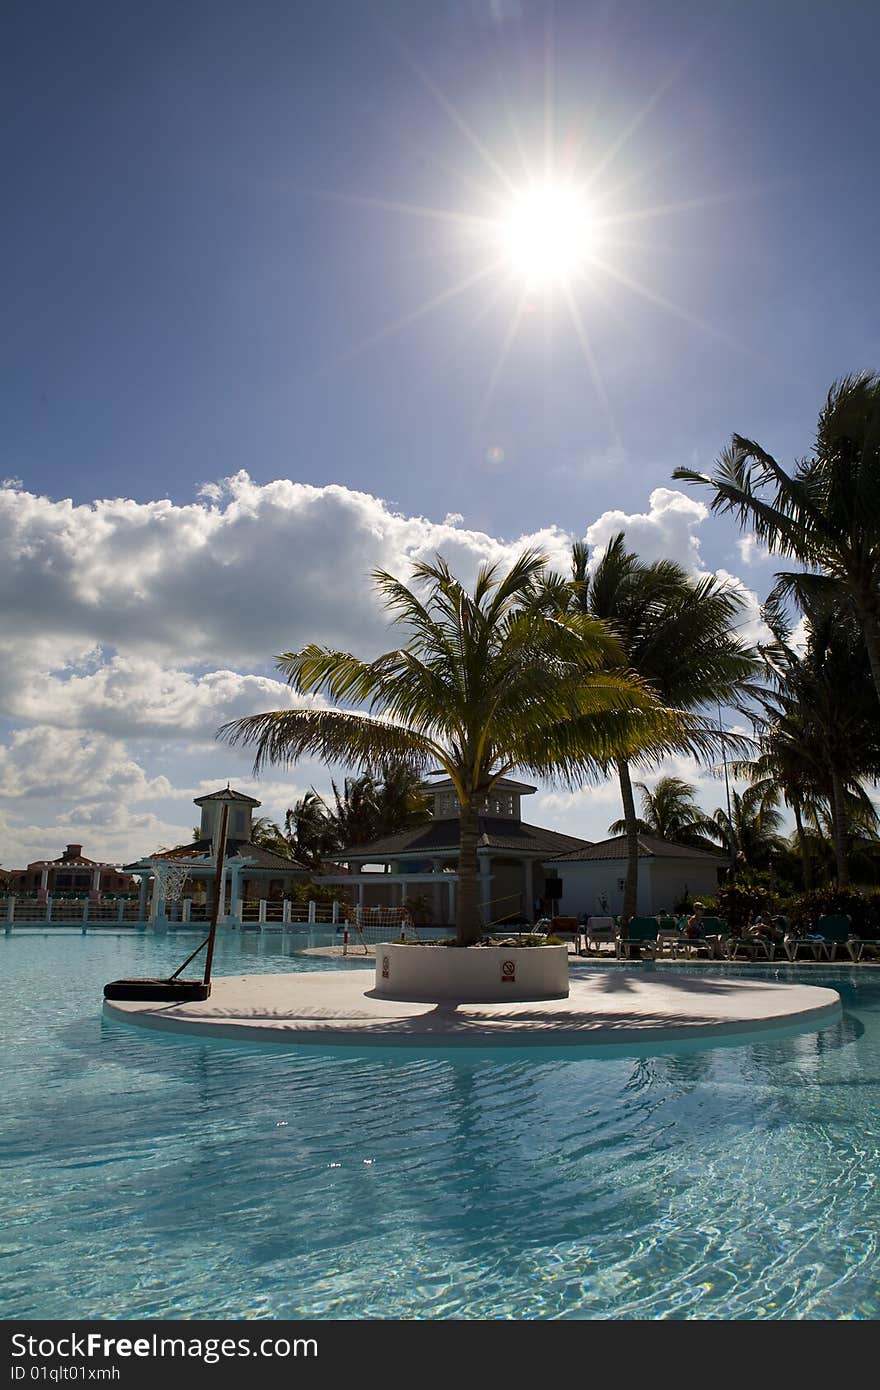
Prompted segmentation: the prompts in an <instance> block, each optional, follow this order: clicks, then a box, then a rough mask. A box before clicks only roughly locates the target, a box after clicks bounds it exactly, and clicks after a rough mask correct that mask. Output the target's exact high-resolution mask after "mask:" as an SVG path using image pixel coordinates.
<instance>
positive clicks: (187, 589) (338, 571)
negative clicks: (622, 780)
mask: <svg viewBox="0 0 880 1390" xmlns="http://www.w3.org/2000/svg"><path fill="white" fill-rule="evenodd" d="M13 481H14V482H15V484H16V486H14V487H7V488H6V489H5V490H0V592H2V594H3V597H4V602H3V603H2V605H0V714H3V715H4V716H5V717H6V718H7V719H8V720H10V721H12V722H13V725H14V726H17V727H14V728H13V729H12V731H11V732H10V734H9V736H8V737H7V740H6V745H5V747H3V746H2V745H0V791H2V792H4V793H5V795H6V796H7V797H8V798H9V801H10V805H11V807H12V809H11V810H9V812H8V816H7V819H6V820H0V860H2V862H3V863H4V864H6V865H10V864H13V863H14V864H16V866H18V865H20V864H22V863H24V862H26V861H27V859H33V858H36V857H38V856H43V855H47V854H50V853H51V854H52V855H53V856H54V855H55V854H57V853H59V852H60V849H61V848H63V845H64V844H65V843H67V842H68V840H71V841H78V840H82V841H83V843H84V844H85V845H86V853H87V854H90V855H92V856H93V857H98V858H107V859H111V860H119V859H131V858H132V857H134V856H136V855H139V854H143V853H147V852H150V851H151V850H153V849H155V848H156V847H157V846H158V845H159V844H162V843H165V844H171V843H176V842H178V841H179V840H181V839H188V838H189V834H190V829H191V826H192V823H193V820H194V819H195V816H196V814H197V813H196V811H195V808H194V807H193V806H192V805H191V804H190V803H191V800H192V798H193V797H194V796H196V795H199V794H200V793H201V792H204V791H207V790H214V789H216V787H217V786H218V784H222V783H224V782H225V781H226V778H227V777H228V776H231V777H232V779H233V784H234V785H237V786H239V787H240V789H241V790H243V791H248V790H249V791H251V793H252V794H253V795H255V796H257V797H258V798H259V799H260V800H261V801H262V802H263V807H262V808H261V814H265V815H269V816H271V817H272V818H273V819H281V818H283V814H284V811H285V810H286V808H287V807H288V806H290V805H291V804H292V803H293V802H294V800H296V798H297V796H300V795H302V794H303V792H304V791H305V790H306V789H307V788H308V786H309V785H310V784H311V783H314V784H315V785H316V786H317V787H318V790H319V791H324V792H326V791H327V790H329V780H330V774H329V773H328V771H327V769H325V768H323V767H321V766H320V765H319V764H316V763H308V764H304V765H300V766H298V767H297V768H296V769H294V770H291V772H290V775H289V776H285V774H284V771H283V770H280V769H279V770H278V773H280V775H278V774H275V776H273V777H272V778H271V779H267V780H266V781H264V782H254V781H253V779H252V778H251V777H250V765H251V756H250V754H249V753H248V752H247V751H245V750H241V749H229V748H224V747H221V746H220V745H218V744H217V743H216V741H215V738H214V734H215V731H216V729H217V727H218V725H220V724H221V723H224V722H226V721H227V720H229V719H234V718H237V717H240V716H241V715H245V714H250V713H255V712H258V711H261V710H264V709H270V708H281V707H284V706H285V705H289V706H293V705H294V704H295V703H300V702H299V701H298V700H296V699H295V697H294V696H293V694H292V692H291V691H290V689H289V688H288V687H287V686H286V685H285V684H284V683H283V682H281V681H279V680H277V679H276V678H275V676H274V673H273V669H272V662H273V657H274V656H275V655H276V654H277V653H279V652H281V651H284V650H291V649H295V648H297V647H299V646H301V645H302V644H303V643H305V642H308V641H317V642H320V643H322V644H328V645H333V646H338V647H343V648H350V649H352V650H355V651H358V652H360V653H362V654H364V655H374V654H376V653H377V652H379V651H381V650H382V649H383V648H385V647H387V646H389V645H391V644H392V643H394V642H396V641H398V640H399V636H398V633H397V631H396V630H390V629H389V627H388V624H387V621H386V616H385V614H384V612H383V611H382V609H381V605H380V603H379V601H378V599H377V596H376V594H375V593H374V591H373V589H372V586H371V585H370V583H369V580H368V575H369V572H370V571H371V570H372V569H374V568H377V567H381V568H383V569H387V570H390V571H391V572H392V573H395V574H399V575H400V576H401V577H404V578H406V577H407V575H408V573H409V571H410V566H411V564H412V562H413V561H414V560H419V559H431V558H433V557H434V556H435V554H436V553H437V552H438V551H440V552H441V553H442V554H443V555H444V556H445V557H446V558H447V560H448V561H449V563H450V565H451V566H452V568H453V570H454V571H455V572H456V573H458V574H460V575H461V577H462V579H463V580H464V581H465V582H470V580H471V579H472V578H473V575H474V574H475V572H476V569H477V567H478V565H479V564H480V563H481V562H483V561H485V560H489V561H497V562H498V563H499V564H501V565H504V564H506V563H509V562H510V561H511V560H512V558H513V557H514V556H515V555H516V554H518V553H519V552H520V551H521V550H522V549H523V547H524V546H526V545H529V546H536V547H538V548H540V549H543V550H545V551H546V552H547V553H548V555H549V557H550V561H551V564H552V565H553V567H554V568H555V569H557V570H558V571H560V572H563V573H566V572H567V571H568V568H569V560H570V544H571V539H572V537H571V536H570V535H569V534H568V533H567V532H565V531H564V530H562V529H561V528H559V527H547V528H544V529H541V530H536V531H532V532H528V533H525V534H523V535H521V536H518V537H516V538H514V539H500V538H498V537H494V536H491V535H488V534H486V533H485V532H481V531H474V530H470V529H467V528H465V527H464V526H463V524H462V523H463V518H462V517H461V515H460V514H458V513H449V514H448V515H447V516H446V517H445V518H444V520H443V522H442V523H437V522H433V521H431V520H429V519H427V518H425V517H419V516H405V515H402V514H400V513H399V512H398V511H395V510H394V509H393V508H392V507H391V506H390V505H389V504H388V503H387V502H385V501H383V500H382V499H380V498H376V497H373V496H371V495H369V494H368V493H365V492H356V491H353V490H351V489H348V488H345V487H341V486H328V487H313V486H310V485H306V484H302V483H295V482H291V481H289V480H286V479H279V480H276V481H275V482H270V483H266V484H257V483H254V482H253V481H252V480H251V479H250V478H249V477H248V475H247V474H246V473H244V472H240V473H238V474H236V475H235V476H234V477H233V478H230V479H226V480H224V481H222V482H209V483H206V484H205V485H204V486H203V487H202V488H201V489H200V492H199V494H198V498H197V500H195V501H194V502H192V503H190V504H188V505H177V504H175V503H172V502H170V501H168V500H159V501H152V502H135V501H133V500H130V499H125V498H116V499H112V500H106V501H100V502H96V503H94V504H93V505H76V506H75V505H74V504H73V503H72V502H71V501H69V500H67V501H53V500H51V499H49V498H46V497H39V496H36V495H34V494H32V493H29V492H26V491H24V490H23V489H22V488H21V487H20V486H19V485H18V482H17V480H13ZM706 515H707V511H706V508H705V507H704V506H703V505H702V504H701V503H700V502H697V501H695V500H694V499H693V498H691V497H688V496H686V495H685V494H683V493H680V492H675V491H673V490H671V489H668V488H658V489H655V491H654V492H652V494H651V496H650V500H649V506H648V509H647V511H645V512H643V513H639V512H634V513H625V512H622V511H609V512H605V513H604V514H603V515H602V516H601V517H599V518H598V519H597V520H596V521H595V522H594V523H593V525H592V526H590V527H589V528H588V530H587V539H588V541H589V543H590V545H591V546H592V547H594V548H599V547H601V546H603V545H604V544H606V543H607V541H608V539H609V538H610V536H611V535H612V534H614V532H615V531H617V530H620V529H623V530H624V531H625V532H626V536H627V543H628V545H630V546H632V548H633V549H634V550H636V551H637V552H638V553H639V554H640V555H641V556H642V557H643V558H644V559H646V560H651V559H654V558H657V557H658V556H660V555H670V556H673V557H675V558H677V559H680V560H682V561H683V563H685V564H687V565H688V566H689V567H690V568H692V569H693V570H694V571H695V572H702V571H703V570H704V565H703V562H702V557H701V552H700V540H699V529H700V526H701V524H702V522H703V520H704V519H705V517H706ZM719 574H720V575H722V577H726V578H728V579H729V580H730V582H732V583H736V584H740V583H741V581H739V580H738V579H736V577H735V576H728V575H727V574H726V571H720V572H719ZM744 592H745V594H746V597H747V603H748V605H749V606H748V610H747V622H748V623H749V624H751V625H752V626H754V624H755V623H756V622H757V610H758V603H757V599H756V597H755V595H754V594H752V593H751V591H748V590H744ZM750 630H751V629H750V628H749V629H744V632H748V631H750ZM527 814H528V815H529V816H530V818H532V819H536V820H537V821H538V823H544V824H548V825H551V826H558V828H560V829H566V830H571V832H572V833H575V834H584V835H587V836H588V837H589V838H600V837H601V836H602V835H604V833H605V828H606V827H607V824H608V822H609V821H610V820H612V819H614V818H615V816H616V815H617V814H618V809H617V803H616V792H615V789H614V785H613V783H612V784H610V786H609V787H608V788H606V787H602V788H597V789H586V790H585V791H583V792H579V793H576V794H574V795H573V796H572V797H568V798H567V797H564V796H560V795H559V794H557V793H551V792H547V793H542V794H541V795H539V796H537V797H535V798H534V803H533V807H530V808H529V810H528V812H527Z"/></svg>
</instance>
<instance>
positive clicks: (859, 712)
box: [759, 592, 880, 887]
mask: <svg viewBox="0 0 880 1390" xmlns="http://www.w3.org/2000/svg"><path fill="white" fill-rule="evenodd" d="M803 603H804V617H805V619H806V632H807V642H806V647H805V649H804V651H803V652H802V653H801V652H798V651H796V650H795V649H794V648H793V647H792V646H791V644H790V640H789V639H790V631H789V628H788V626H787V625H786V624H785V622H784V621H783V619H782V618H781V616H780V615H779V614H778V613H776V614H775V615H774V614H772V613H771V614H769V615H768V616H770V619H771V622H772V625H773V630H774V634H775V639H776V640H775V642H774V643H773V644H770V645H768V646H766V647H764V648H762V655H763V657H764V660H765V664H766V667H767V669H768V671H769V672H770V674H771V676H772V678H773V682H774V688H773V689H771V690H769V691H766V692H763V693H759V703H760V704H761V706H762V707H763V709H764V712H765V716H766V719H765V723H766V724H767V727H768V730H769V734H770V739H771V742H770V752H771V754H773V756H774V757H778V755H779V749H778V747H777V749H776V753H775V754H774V746H773V739H774V738H777V739H779V740H784V741H786V742H787V743H788V744H789V745H790V746H788V747H787V748H786V749H785V752H784V756H785V759H786V761H787V762H788V763H789V764H790V765H791V766H790V768H789V772H788V774H787V775H788V776H790V777H791V778H793V779H794V782H793V785H794V786H795V789H796V793H797V795H798V796H799V797H800V801H801V806H802V809H803V810H804V811H805V812H806V813H807V816H808V818H809V820H810V821H811V823H812V825H813V826H814V828H818V827H819V824H820V816H819V811H818V806H819V804H820V803H823V802H824V803H825V804H826V805H827V807H828V819H829V823H830V827H831V835H832V841H833V845H834V857H835V863H836V870H837V882H838V885H839V886H840V887H846V886H847V885H848V883H849V878H850V872H849V863H848V856H847V835H848V826H849V823H850V821H851V820H852V816H853V813H854V810H855V809H857V808H858V807H859V806H862V807H864V806H865V805H866V804H867V805H870V798H869V797H868V795H867V792H866V791H865V788H864V786H863V781H864V780H865V779H869V780H873V779H876V778H877V776H878V775H880V721H878V719H877V704H876V698H875V694H874V689H873V683H872V680H871V673H870V668H869V662H868V653H867V649H866V647H865V644H864V642H863V641H862V636H861V632H860V629H859V625H858V623H857V621H856V619H855V618H854V616H853V613H852V609H851V607H850V606H849V605H848V604H847V603H846V602H845V601H841V598H840V595H839V592H838V595H837V596H836V598H835V596H834V595H833V594H831V593H826V594H824V595H821V596H819V597H817V596H815V595H810V594H805V595H803ZM759 728H760V725H759ZM764 744H765V747H766V745H767V737H766V734H765V737H764ZM771 762H772V759H771ZM770 771H772V766H771V768H770ZM790 804H793V803H790ZM797 822H798V816H797V814H796V823H797Z"/></svg>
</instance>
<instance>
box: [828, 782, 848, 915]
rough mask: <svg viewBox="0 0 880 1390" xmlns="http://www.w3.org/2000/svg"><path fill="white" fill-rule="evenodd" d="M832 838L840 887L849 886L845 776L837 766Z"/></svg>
mask: <svg viewBox="0 0 880 1390" xmlns="http://www.w3.org/2000/svg"><path fill="white" fill-rule="evenodd" d="M831 838H832V840H833V841H834V859H835V863H836V865H837V886H838V888H848V887H849V865H848V863H847V861H846V808H845V806H844V801H843V778H842V777H841V775H840V773H839V772H838V771H837V770H836V768H834V769H832V772H831Z"/></svg>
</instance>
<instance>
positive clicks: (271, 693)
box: [6, 654, 324, 744]
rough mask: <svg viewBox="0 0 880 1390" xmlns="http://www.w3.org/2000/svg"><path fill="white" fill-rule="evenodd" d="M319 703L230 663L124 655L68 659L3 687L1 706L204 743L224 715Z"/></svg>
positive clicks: (63, 723) (60, 722)
mask: <svg viewBox="0 0 880 1390" xmlns="http://www.w3.org/2000/svg"><path fill="white" fill-rule="evenodd" d="M89 666H93V669H89ZM323 703H324V701H323V700H322V699H320V698H317V697H301V696H295V695H294V694H293V692H292V691H291V689H290V687H289V686H287V685H286V684H284V682H282V681H279V680H274V679H272V678H270V677H268V676H246V675H241V674H240V673H239V672H237V671H228V670H226V671H209V672H206V673H204V674H202V675H194V674H192V673H191V672H189V671H182V670H178V669H175V668H173V667H166V666H163V665H162V664H161V663H160V662H159V661H157V660H155V659H154V658H150V657H140V656H137V655H132V654H125V655H116V656H113V657H111V658H110V659H109V660H107V661H105V662H103V664H99V665H94V663H93V662H90V661H89V660H88V659H87V660H86V661H85V662H83V663H80V664H78V665H74V664H73V663H69V664H68V665H67V666H66V667H65V668H64V669H63V670H61V671H59V672H47V673H46V674H44V676H43V677H42V678H41V679H40V680H39V681H32V682H26V681H25V682H23V683H22V684H21V685H20V686H19V687H18V688H16V689H15V690H12V691H10V692H9V694H8V697H7V711H6V712H7V713H8V714H9V715H11V716H12V717H14V718H16V719H27V720H38V721H40V722H43V723H49V722H52V723H54V724H55V725H56V726H59V727H62V728H70V729H98V730H101V731H102V732H104V733H110V734H116V735H118V736H120V737H128V738H132V737H139V738H143V737H154V736H161V737H164V738H169V737H173V738H186V739H187V740H188V742H189V743H191V742H192V740H193V739H196V738H199V739H202V740H204V741H205V743H208V744H210V743H212V742H213V739H214V734H215V732H216V730H217V728H218V726H219V725H220V724H223V723H225V722H226V721H227V720H229V719H237V718H240V717H241V716H243V715H246V714H257V713H259V712H260V711H261V710H265V709H284V708H285V707H287V706H289V707H290V708H294V707H296V706H306V705H314V704H323Z"/></svg>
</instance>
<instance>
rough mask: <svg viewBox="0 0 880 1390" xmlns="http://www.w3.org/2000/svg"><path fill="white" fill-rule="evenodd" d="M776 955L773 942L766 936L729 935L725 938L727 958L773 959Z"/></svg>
mask: <svg viewBox="0 0 880 1390" xmlns="http://www.w3.org/2000/svg"><path fill="white" fill-rule="evenodd" d="M775 955H776V945H775V942H773V941H771V940H770V939H769V937H766V936H729V937H728V938H727V959H728V960H739V958H740V957H741V956H744V957H745V958H746V960H773V959H774V957H775Z"/></svg>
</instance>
